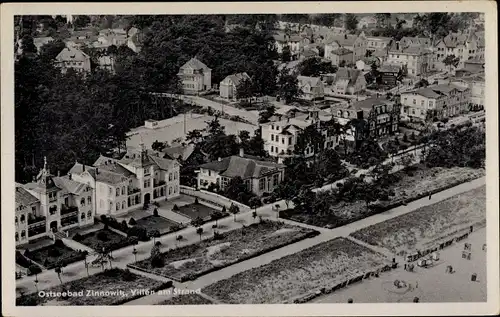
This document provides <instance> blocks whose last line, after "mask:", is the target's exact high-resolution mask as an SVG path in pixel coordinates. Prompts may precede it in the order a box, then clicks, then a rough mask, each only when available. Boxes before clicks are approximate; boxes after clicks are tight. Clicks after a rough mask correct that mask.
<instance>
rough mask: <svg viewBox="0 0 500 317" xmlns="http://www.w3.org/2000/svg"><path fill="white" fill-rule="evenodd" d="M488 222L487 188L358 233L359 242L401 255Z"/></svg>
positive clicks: (463, 194)
mask: <svg viewBox="0 0 500 317" xmlns="http://www.w3.org/2000/svg"><path fill="white" fill-rule="evenodd" d="M485 220H486V187H485V186H482V187H480V188H476V189H474V190H470V191H468V192H465V193H462V194H459V195H456V196H453V197H451V198H448V199H446V200H443V201H440V202H438V203H436V204H433V205H430V206H426V207H422V208H419V209H417V210H415V211H413V212H410V213H408V214H405V215H402V216H399V217H396V218H393V219H390V220H387V221H384V222H381V223H378V224H376V225H373V226H369V227H366V228H363V229H361V230H358V231H356V232H354V233H352V234H351V236H353V237H354V238H356V239H359V240H361V241H364V242H366V243H369V244H371V245H375V246H381V247H384V248H387V249H389V250H391V251H392V252H395V253H398V252H400V251H406V250H413V249H421V248H422V247H423V246H424V245H428V243H429V242H432V241H435V240H437V239H439V238H440V237H443V236H446V235H450V233H453V232H456V231H457V230H460V229H464V228H466V227H468V226H470V225H474V224H477V223H482V222H484V221H485Z"/></svg>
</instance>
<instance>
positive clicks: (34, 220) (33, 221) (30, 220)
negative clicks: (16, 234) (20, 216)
mask: <svg viewBox="0 0 500 317" xmlns="http://www.w3.org/2000/svg"><path fill="white" fill-rule="evenodd" d="M46 219H47V218H46V217H45V216H32V217H28V227H30V226H31V225H33V226H36V225H38V224H39V223H42V222H43V223H45V220H46Z"/></svg>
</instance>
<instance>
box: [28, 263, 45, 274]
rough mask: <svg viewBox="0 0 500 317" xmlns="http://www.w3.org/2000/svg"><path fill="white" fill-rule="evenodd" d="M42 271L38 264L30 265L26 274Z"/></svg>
mask: <svg viewBox="0 0 500 317" xmlns="http://www.w3.org/2000/svg"><path fill="white" fill-rule="evenodd" d="M40 273H42V269H41V268H40V267H39V266H38V265H35V264H33V265H30V267H29V268H28V275H34V274H40Z"/></svg>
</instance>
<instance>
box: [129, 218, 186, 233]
mask: <svg viewBox="0 0 500 317" xmlns="http://www.w3.org/2000/svg"><path fill="white" fill-rule="evenodd" d="M136 223H137V224H136V226H137V227H142V228H145V229H146V230H148V231H149V230H158V231H159V232H160V234H165V233H168V232H171V231H172V229H173V228H178V227H179V224H178V223H176V222H173V221H171V220H168V219H167V218H164V217H161V216H147V217H144V218H141V219H138V220H136Z"/></svg>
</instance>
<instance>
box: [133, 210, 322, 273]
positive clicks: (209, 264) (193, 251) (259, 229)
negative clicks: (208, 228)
mask: <svg viewBox="0 0 500 317" xmlns="http://www.w3.org/2000/svg"><path fill="white" fill-rule="evenodd" d="M283 229H287V230H283ZM317 233H318V232H317V231H314V230H311V229H306V228H301V227H297V226H290V225H286V224H283V223H278V222H274V221H270V220H267V221H262V222H260V223H254V224H252V225H250V226H248V227H244V228H241V229H236V230H232V231H228V232H225V233H222V234H221V235H220V237H219V238H218V239H214V238H213V237H212V238H210V239H206V240H203V241H201V242H199V243H195V244H191V245H187V246H185V247H182V248H178V249H171V250H169V251H167V252H165V253H163V258H164V266H163V267H153V266H152V265H151V261H150V259H146V260H143V261H140V262H138V263H136V264H135V265H134V266H136V267H138V268H139V269H141V270H146V271H148V272H150V273H153V274H158V275H161V276H166V277H169V278H172V279H175V280H178V281H186V280H193V279H195V278H196V277H198V276H201V275H203V274H206V273H209V272H211V271H214V270H216V269H219V268H223V267H226V266H228V265H231V264H234V263H237V262H240V261H242V260H245V259H248V258H251V257H253V256H257V255H260V254H262V253H265V252H269V251H271V250H274V249H277V248H280V247H283V246H285V245H288V244H290V243H294V242H297V241H299V240H302V239H304V238H307V237H310V236H313V235H316V234H317ZM134 266H131V267H134Z"/></svg>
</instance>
